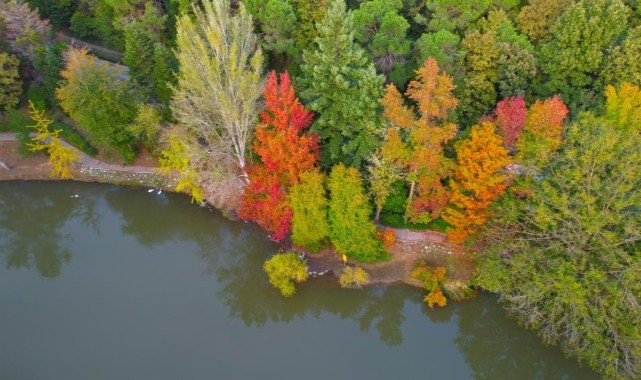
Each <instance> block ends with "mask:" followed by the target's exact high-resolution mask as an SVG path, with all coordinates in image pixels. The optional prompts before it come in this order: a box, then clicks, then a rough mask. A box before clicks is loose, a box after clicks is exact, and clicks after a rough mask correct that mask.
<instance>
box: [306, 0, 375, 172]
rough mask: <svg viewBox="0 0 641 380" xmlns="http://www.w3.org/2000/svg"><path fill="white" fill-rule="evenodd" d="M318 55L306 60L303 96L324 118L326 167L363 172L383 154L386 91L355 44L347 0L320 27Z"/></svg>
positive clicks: (337, 2)
mask: <svg viewBox="0 0 641 380" xmlns="http://www.w3.org/2000/svg"><path fill="white" fill-rule="evenodd" d="M318 34H319V35H318V37H317V38H316V40H315V43H316V44H317V46H318V49H310V50H306V51H305V53H304V54H303V61H304V63H303V65H302V71H303V76H302V77H301V78H300V85H301V87H302V88H303V92H302V93H301V96H302V98H303V100H305V101H306V102H307V105H308V107H309V108H310V109H311V110H312V111H314V112H316V113H318V114H319V117H318V118H317V119H316V121H315V122H314V125H313V126H312V132H315V133H318V134H319V136H320V138H321V144H322V148H323V149H322V152H323V153H322V159H321V160H322V161H321V163H322V165H323V167H324V168H329V167H331V165H332V164H333V163H337V162H341V163H344V164H346V165H351V166H354V167H360V166H361V164H362V162H363V160H364V159H365V158H367V157H369V156H370V155H371V153H372V152H373V151H374V150H375V149H376V148H377V145H378V143H379V140H378V138H379V136H380V135H381V126H380V123H379V122H378V117H377V116H378V111H379V105H378V103H377V99H378V98H379V97H380V92H381V86H382V84H383V82H384V78H383V77H382V76H379V75H377V74H376V70H375V69H374V65H373V64H372V63H371V62H369V61H368V59H367V57H366V55H365V52H364V50H363V49H362V48H361V47H359V46H358V45H357V44H355V43H354V37H353V36H354V28H353V15H352V13H351V12H347V10H346V7H345V2H344V0H334V1H333V2H332V4H331V6H330V8H329V10H328V13H327V16H326V17H325V18H324V19H323V21H322V22H321V23H319V24H318Z"/></svg>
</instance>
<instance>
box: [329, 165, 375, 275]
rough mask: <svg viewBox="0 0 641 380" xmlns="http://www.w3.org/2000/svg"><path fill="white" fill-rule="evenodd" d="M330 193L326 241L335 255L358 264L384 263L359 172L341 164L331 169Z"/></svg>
mask: <svg viewBox="0 0 641 380" xmlns="http://www.w3.org/2000/svg"><path fill="white" fill-rule="evenodd" d="M329 191H330V194H331V198H330V202H329V225H330V228H329V237H330V239H331V241H332V244H333V245H334V249H335V250H336V252H338V253H339V254H343V255H347V256H349V257H353V258H355V259H357V260H358V261H361V262H373V261H379V260H384V259H385V258H386V257H387V255H386V253H385V251H384V250H383V246H382V243H381V241H380V240H379V239H377V237H376V225H374V223H373V222H372V220H371V219H370V214H371V209H370V205H369V202H368V199H367V196H366V195H365V191H364V189H363V181H362V179H361V176H360V174H359V173H358V170H356V169H354V168H347V167H345V166H344V165H342V164H338V165H336V166H334V168H333V169H332V173H331V175H330V177H329Z"/></svg>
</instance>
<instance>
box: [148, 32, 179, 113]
mask: <svg viewBox="0 0 641 380" xmlns="http://www.w3.org/2000/svg"><path fill="white" fill-rule="evenodd" d="M177 72H178V63H177V62H176V58H175V57H174V55H173V54H172V52H171V50H170V49H169V48H167V47H166V46H165V45H164V44H162V43H156V44H155V45H154V56H153V69H152V71H151V83H152V93H153V95H154V97H155V98H156V100H157V101H158V102H159V103H161V104H163V105H168V104H169V102H170V100H171V95H172V94H173V92H172V90H171V86H175V85H176V80H177V77H176V73H177ZM167 113H168V112H167Z"/></svg>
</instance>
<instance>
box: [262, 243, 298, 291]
mask: <svg viewBox="0 0 641 380" xmlns="http://www.w3.org/2000/svg"><path fill="white" fill-rule="evenodd" d="M263 269H264V270H265V272H266V273H267V276H268V277H269V283H270V284H272V285H274V287H275V288H276V289H278V290H279V291H280V293H281V294H282V295H283V296H285V297H291V296H293V295H294V293H296V283H301V282H304V281H305V280H307V279H308V278H309V274H308V273H307V266H306V265H305V262H304V261H303V260H302V259H301V258H300V257H298V255H297V254H295V253H278V254H276V255H274V256H273V257H272V258H270V259H269V260H267V261H265V264H264V265H263Z"/></svg>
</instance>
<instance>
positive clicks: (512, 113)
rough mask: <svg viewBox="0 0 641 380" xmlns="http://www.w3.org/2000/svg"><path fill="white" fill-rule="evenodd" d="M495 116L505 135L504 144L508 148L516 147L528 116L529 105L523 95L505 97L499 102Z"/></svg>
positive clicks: (502, 133)
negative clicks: (526, 104)
mask: <svg viewBox="0 0 641 380" xmlns="http://www.w3.org/2000/svg"><path fill="white" fill-rule="evenodd" d="M494 117H495V120H496V124H497V126H498V127H499V130H500V132H501V135H502V136H503V144H505V146H506V147H507V148H508V149H514V144H516V140H518V138H519V135H520V134H521V131H523V128H524V127H525V118H526V117H527V107H526V106H525V101H524V100H523V97H522V96H519V97H517V98H505V99H503V100H501V101H500V102H498V104H497V105H496V110H494Z"/></svg>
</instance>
